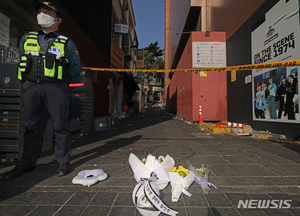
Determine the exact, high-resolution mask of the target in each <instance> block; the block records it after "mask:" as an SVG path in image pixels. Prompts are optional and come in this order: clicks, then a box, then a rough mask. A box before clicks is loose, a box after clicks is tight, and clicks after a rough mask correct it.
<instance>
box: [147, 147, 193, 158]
mask: <svg viewBox="0 0 300 216" xmlns="http://www.w3.org/2000/svg"><path fill="white" fill-rule="evenodd" d="M145 154H146V155H148V154H152V155H154V156H156V157H158V156H160V155H163V156H166V155H167V154H168V155H170V156H171V157H172V158H173V159H186V158H190V157H192V156H193V155H194V154H195V152H194V151H193V150H191V149H189V148H187V147H185V146H169V145H161V146H155V147H150V148H149V149H147V150H146V151H145Z"/></svg>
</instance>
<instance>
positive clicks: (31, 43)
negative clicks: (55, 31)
mask: <svg viewBox="0 0 300 216" xmlns="http://www.w3.org/2000/svg"><path fill="white" fill-rule="evenodd" d="M67 40H68V38H67V37H65V36H62V35H59V36H57V38H56V39H55V40H54V41H53V42H52V44H51V46H50V47H48V50H47V52H46V54H45V55H41V54H40V53H39V51H40V45H39V42H38V33H37V32H30V33H29V35H28V36H27V37H26V41H25V43H24V50H25V53H24V55H22V56H21V61H20V63H19V67H18V78H19V80H30V81H37V82H39V81H66V82H69V81H70V75H69V63H68V60H67V59H66V57H65V44H66V42H67Z"/></svg>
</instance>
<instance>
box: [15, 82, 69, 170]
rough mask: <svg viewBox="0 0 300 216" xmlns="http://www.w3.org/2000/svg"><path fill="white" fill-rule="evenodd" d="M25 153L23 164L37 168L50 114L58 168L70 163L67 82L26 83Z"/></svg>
mask: <svg viewBox="0 0 300 216" xmlns="http://www.w3.org/2000/svg"><path fill="white" fill-rule="evenodd" d="M23 91H24V115H25V133H24V148H23V149H24V150H23V157H22V159H21V161H20V164H21V165H23V166H33V165H35V164H36V162H37V158H38V156H39V154H40V150H41V145H42V138H43V131H44V122H45V121H44V120H45V117H46V116H47V113H49V116H50V118H51V121H52V125H53V130H54V136H55V159H56V161H57V163H58V164H62V163H68V162H70V151H71V134H70V128H69V114H70V90H69V84H68V83H66V82H40V83H37V82H31V81H25V83H24V84H23Z"/></svg>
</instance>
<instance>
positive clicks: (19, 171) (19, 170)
mask: <svg viewBox="0 0 300 216" xmlns="http://www.w3.org/2000/svg"><path fill="white" fill-rule="evenodd" d="M35 168H36V166H22V165H21V164H17V165H16V167H15V168H13V169H12V170H11V171H8V172H7V173H5V174H4V175H3V176H2V180H4V181H8V180H11V179H13V178H16V177H18V176H21V175H23V174H25V173H27V172H31V171H33V170H35Z"/></svg>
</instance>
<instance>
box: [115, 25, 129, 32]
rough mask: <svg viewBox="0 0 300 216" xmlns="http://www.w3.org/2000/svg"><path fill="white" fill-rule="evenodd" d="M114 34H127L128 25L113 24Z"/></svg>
mask: <svg viewBox="0 0 300 216" xmlns="http://www.w3.org/2000/svg"><path fill="white" fill-rule="evenodd" d="M115 32H116V33H121V34H128V25H124V24H118V23H116V24H115Z"/></svg>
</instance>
